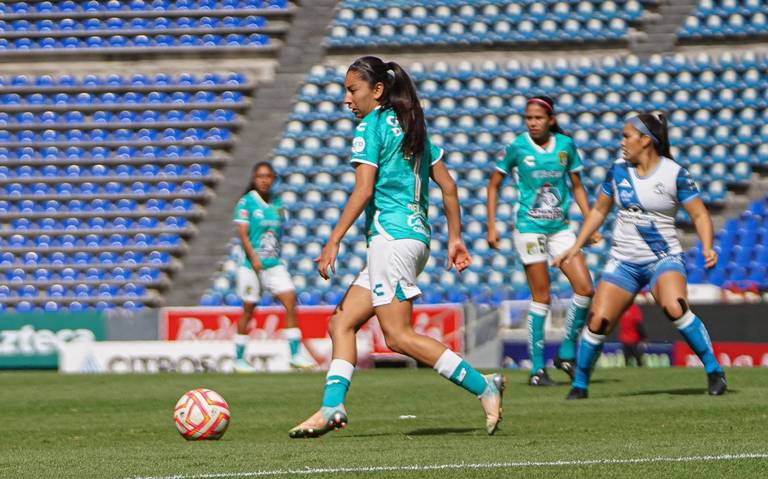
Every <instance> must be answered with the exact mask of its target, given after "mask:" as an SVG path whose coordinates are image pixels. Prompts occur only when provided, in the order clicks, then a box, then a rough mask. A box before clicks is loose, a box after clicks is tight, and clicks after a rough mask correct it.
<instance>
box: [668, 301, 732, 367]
mask: <svg viewBox="0 0 768 479" xmlns="http://www.w3.org/2000/svg"><path fill="white" fill-rule="evenodd" d="M673 324H674V325H675V326H676V327H677V330H678V331H680V334H682V335H683V338H685V342H687V343H688V346H690V347H691V349H693V352H695V353H696V356H698V357H699V359H701V362H702V363H704V369H705V370H706V371H707V374H709V373H714V372H719V373H721V372H723V370H722V368H721V367H720V363H718V362H717V359H716V358H715V352H714V351H713V350H712V341H710V339H709V333H707V327H706V326H704V323H702V322H701V320H700V319H699V318H698V317H696V315H695V314H693V312H692V311H690V310H689V311H686V313H685V314H684V315H683V317H682V318H680V319H678V320H677V321H675V322H674V323H673Z"/></svg>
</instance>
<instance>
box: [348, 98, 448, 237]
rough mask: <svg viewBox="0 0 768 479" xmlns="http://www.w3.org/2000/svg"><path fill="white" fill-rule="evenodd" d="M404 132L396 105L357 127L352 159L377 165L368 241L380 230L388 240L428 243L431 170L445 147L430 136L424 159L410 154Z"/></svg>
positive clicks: (369, 116)
mask: <svg viewBox="0 0 768 479" xmlns="http://www.w3.org/2000/svg"><path fill="white" fill-rule="evenodd" d="M403 136H404V135H403V130H402V129H401V128H400V123H399V122H398V121H397V114H395V111H394V110H393V109H391V108H388V109H381V108H380V107H379V108H376V109H375V110H373V111H372V112H371V113H369V114H367V115H366V116H365V118H363V119H362V121H361V122H360V124H359V125H357V128H356V130H355V137H354V139H353V140H352V159H351V161H352V163H363V164H366V165H371V166H375V167H376V168H377V169H378V171H377V172H376V183H375V185H374V188H373V198H372V199H371V201H369V202H368V206H366V208H365V231H366V236H367V239H368V242H369V243H370V241H371V238H373V237H374V236H376V235H378V234H380V235H382V236H384V237H385V238H387V239H408V238H410V239H415V240H419V241H422V242H424V243H426V244H427V246H429V241H430V238H431V232H430V227H429V219H428V216H427V209H428V207H429V196H428V190H429V170H430V167H431V166H432V165H434V164H435V163H437V162H438V161H440V160H441V159H442V157H443V150H442V149H441V148H438V147H436V146H434V145H432V143H431V142H430V141H429V139H427V141H426V144H425V145H424V153H423V154H422V155H421V158H406V157H404V155H403V150H402V143H403Z"/></svg>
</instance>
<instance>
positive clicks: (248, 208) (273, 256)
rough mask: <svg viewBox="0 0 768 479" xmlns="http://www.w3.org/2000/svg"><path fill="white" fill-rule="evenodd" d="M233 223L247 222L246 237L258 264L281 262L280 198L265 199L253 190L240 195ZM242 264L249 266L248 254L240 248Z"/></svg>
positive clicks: (281, 221) (266, 265) (281, 226)
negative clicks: (259, 262)
mask: <svg viewBox="0 0 768 479" xmlns="http://www.w3.org/2000/svg"><path fill="white" fill-rule="evenodd" d="M233 219H234V221H235V223H245V224H247V225H248V239H249V240H250V241H251V246H252V247H253V249H254V251H256V255H257V256H258V257H259V260H261V267H262V268H264V269H269V268H272V267H275V266H277V265H278V264H280V238H281V237H282V229H283V219H284V215H283V208H282V205H281V203H280V199H279V198H275V200H274V201H273V202H272V203H267V202H266V201H264V199H263V198H262V197H261V195H259V194H258V193H257V192H256V191H255V190H251V191H249V192H248V193H247V194H246V195H244V196H243V197H242V198H240V201H238V202H237V206H235V216H234V218H233ZM243 266H245V267H246V268H250V267H251V261H250V260H249V259H248V255H246V254H245V251H243Z"/></svg>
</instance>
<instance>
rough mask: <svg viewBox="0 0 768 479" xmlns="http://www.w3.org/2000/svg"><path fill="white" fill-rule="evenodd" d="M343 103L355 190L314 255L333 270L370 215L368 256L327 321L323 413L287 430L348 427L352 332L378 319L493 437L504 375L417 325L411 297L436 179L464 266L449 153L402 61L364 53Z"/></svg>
mask: <svg viewBox="0 0 768 479" xmlns="http://www.w3.org/2000/svg"><path fill="white" fill-rule="evenodd" d="M344 87H345V89H346V94H345V96H344V103H345V104H346V106H347V107H348V108H349V109H350V110H351V111H352V113H354V115H355V117H357V118H358V120H360V123H359V124H358V126H357V129H356V130H355V136H354V139H353V141H352V159H351V162H352V164H353V165H354V167H355V188H354V191H353V192H352V194H351V195H350V196H349V200H348V201H347V204H346V205H345V207H344V211H343V212H342V214H341V217H340V218H339V221H338V223H337V224H336V227H335V228H334V229H333V232H332V233H331V236H330V238H329V239H328V242H327V243H326V245H325V247H324V248H323V250H322V252H321V254H320V256H319V257H318V258H317V259H316V262H317V270H318V272H319V273H320V276H322V277H323V278H325V279H327V278H328V277H329V274H330V273H329V270H330V271H332V272H335V261H336V256H337V254H338V252H339V244H340V243H341V239H342V238H343V237H344V234H345V233H346V232H347V230H348V229H349V227H350V226H351V225H352V224H353V223H354V221H355V219H356V218H357V217H358V216H359V215H360V213H361V212H362V211H363V209H365V214H366V236H367V240H368V258H367V263H366V266H365V268H363V270H362V271H361V272H360V274H359V275H358V276H357V279H356V280H355V281H354V283H353V284H352V286H350V288H349V289H348V290H347V293H346V294H345V296H344V298H343V299H342V300H341V302H340V304H339V305H338V306H337V307H336V311H335V312H334V314H333V316H332V317H331V320H330V323H329V326H328V331H329V333H330V336H331V340H332V342H333V360H332V361H331V365H330V369H329V370H328V374H327V377H326V383H325V390H324V393H323V401H322V407H321V408H320V410H319V411H317V412H316V413H315V414H314V415H313V416H311V417H310V418H309V419H307V420H306V421H304V422H303V423H301V424H299V425H298V426H296V427H295V428H293V429H291V431H290V432H289V435H290V437H292V438H300V437H317V436H320V435H323V434H325V433H327V432H329V431H331V430H333V429H338V428H340V427H344V426H345V425H346V424H347V412H346V409H345V407H344V399H345V396H346V393H347V390H348V388H349V385H350V381H351V379H352V372H353V370H354V368H355V363H356V362H357V351H356V347H355V332H356V331H357V330H358V329H359V328H360V326H362V325H363V323H365V322H366V321H368V319H370V318H371V316H373V315H374V314H375V315H376V317H378V319H379V323H380V324H381V329H382V331H383V333H384V337H385V339H386V342H387V346H388V347H389V348H390V349H392V350H393V351H395V352H398V353H402V354H405V355H408V356H410V357H412V358H414V359H416V360H417V361H419V362H420V363H422V364H425V365H428V366H431V367H434V369H435V370H437V372H438V373H440V374H441V375H442V376H444V377H446V378H447V379H449V380H451V381H453V382H454V383H456V384H457V385H459V386H461V387H463V388H464V389H466V390H468V391H470V392H472V393H473V394H475V395H476V396H477V397H479V398H480V402H481V405H482V408H483V411H484V412H485V416H486V430H487V432H488V434H493V433H494V432H495V431H496V428H497V425H498V422H499V420H500V419H501V395H502V392H503V390H504V387H505V382H504V377H503V376H502V375H500V374H494V375H489V376H483V375H482V374H480V373H479V372H477V371H476V370H475V369H474V368H473V367H472V366H470V365H469V364H468V363H467V362H466V361H464V360H463V359H462V358H461V357H459V356H458V355H457V354H456V353H454V352H453V351H451V350H450V349H448V348H446V347H445V346H444V345H443V344H441V343H440V342H438V341H436V340H434V339H433V338H430V337H428V336H424V335H420V334H417V333H416V332H414V330H413V328H412V327H411V318H412V309H413V304H412V302H413V299H414V298H415V297H417V296H418V295H419V294H421V291H420V290H419V288H418V286H416V277H417V276H418V275H419V273H421V271H422V270H423V269H424V266H425V264H426V262H427V259H428V258H429V243H430V227H429V221H428V218H427V208H428V206H429V199H428V194H427V189H428V184H429V179H430V177H431V178H432V179H433V180H434V181H435V182H436V183H437V184H438V185H439V187H440V189H441V190H442V194H443V206H444V208H445V214H446V216H447V220H448V264H447V267H448V268H449V269H450V268H451V267H455V268H456V270H457V271H459V272H460V271H462V270H463V269H465V268H467V267H468V266H469V265H470V263H471V260H470V257H469V254H468V253H467V249H466V247H465V246H464V243H463V241H462V240H461V220H460V212H459V202H458V195H457V192H456V185H455V183H454V181H453V178H451V175H450V173H448V170H447V169H446V167H445V164H444V163H443V162H442V161H441V159H442V156H443V151H442V150H441V149H440V148H437V147H435V146H433V145H432V144H431V142H430V141H429V138H428V136H427V129H426V124H425V122H424V113H423V111H422V109H421V105H420V103H419V98H418V97H417V95H416V90H415V88H414V85H413V82H412V81H411V78H410V77H409V76H408V74H407V73H406V72H405V70H403V69H402V68H401V67H400V65H398V64H397V63H394V62H388V63H385V62H383V61H382V60H381V59H379V58H377V57H372V56H366V57H362V58H359V59H358V60H356V61H355V62H354V63H353V64H352V65H351V66H350V67H349V69H348V70H347V76H346V79H345V81H344Z"/></svg>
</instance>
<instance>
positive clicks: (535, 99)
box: [528, 98, 554, 113]
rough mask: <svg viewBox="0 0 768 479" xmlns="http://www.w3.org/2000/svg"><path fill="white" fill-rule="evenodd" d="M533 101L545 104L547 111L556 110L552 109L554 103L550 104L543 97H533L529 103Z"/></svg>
mask: <svg viewBox="0 0 768 479" xmlns="http://www.w3.org/2000/svg"><path fill="white" fill-rule="evenodd" d="M531 103H538V104H539V105H543V106H544V108H546V109H547V111H548V112H550V113H553V111H554V110H553V109H552V105H550V104H549V103H547V102H546V101H544V100H542V99H541V98H531V99H529V100H528V104H531Z"/></svg>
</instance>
